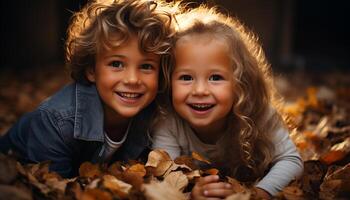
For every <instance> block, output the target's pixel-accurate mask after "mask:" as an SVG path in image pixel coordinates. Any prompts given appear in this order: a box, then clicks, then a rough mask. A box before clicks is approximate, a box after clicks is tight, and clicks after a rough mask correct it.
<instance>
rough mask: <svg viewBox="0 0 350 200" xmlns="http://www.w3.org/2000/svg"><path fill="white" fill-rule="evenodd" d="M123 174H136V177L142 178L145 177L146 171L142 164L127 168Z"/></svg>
mask: <svg viewBox="0 0 350 200" xmlns="http://www.w3.org/2000/svg"><path fill="white" fill-rule="evenodd" d="M125 172H127V173H136V174H137V175H138V176H141V177H144V176H145V175H146V169H145V166H144V165H143V164H135V165H132V166H131V167H128V168H127V169H126V170H125Z"/></svg>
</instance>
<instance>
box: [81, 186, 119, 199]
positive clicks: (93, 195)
mask: <svg viewBox="0 0 350 200" xmlns="http://www.w3.org/2000/svg"><path fill="white" fill-rule="evenodd" d="M112 199H113V198H112V195H111V194H110V193H108V192H106V191H103V190H100V189H87V190H85V191H84V192H83V194H82V195H81V199H79V200H112Z"/></svg>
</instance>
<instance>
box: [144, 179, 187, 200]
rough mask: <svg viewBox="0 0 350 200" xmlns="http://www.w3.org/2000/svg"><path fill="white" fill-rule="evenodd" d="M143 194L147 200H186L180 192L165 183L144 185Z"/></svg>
mask: <svg viewBox="0 0 350 200" xmlns="http://www.w3.org/2000/svg"><path fill="white" fill-rule="evenodd" d="M143 193H144V195H145V197H146V199H147V200H165V199H166V200H186V196H185V195H184V194H183V193H182V192H180V191H179V190H178V189H177V188H175V187H174V186H172V185H170V184H169V183H167V182H165V181H163V182H151V183H149V184H144V185H143Z"/></svg>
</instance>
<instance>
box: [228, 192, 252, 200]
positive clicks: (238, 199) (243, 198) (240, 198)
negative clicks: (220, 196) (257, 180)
mask: <svg viewBox="0 0 350 200" xmlns="http://www.w3.org/2000/svg"><path fill="white" fill-rule="evenodd" d="M250 196H251V193H250V192H245V193H235V194H231V195H230V196H228V197H226V198H225V200H249V199H250Z"/></svg>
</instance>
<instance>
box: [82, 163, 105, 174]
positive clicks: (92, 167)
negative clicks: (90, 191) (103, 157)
mask: <svg viewBox="0 0 350 200" xmlns="http://www.w3.org/2000/svg"><path fill="white" fill-rule="evenodd" d="M101 174H102V172H101V170H100V167H99V166H98V164H92V163H90V162H84V163H82V164H81V165H80V168H79V175H80V176H81V177H86V178H95V177H98V176H101Z"/></svg>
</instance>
